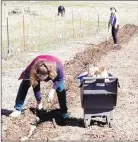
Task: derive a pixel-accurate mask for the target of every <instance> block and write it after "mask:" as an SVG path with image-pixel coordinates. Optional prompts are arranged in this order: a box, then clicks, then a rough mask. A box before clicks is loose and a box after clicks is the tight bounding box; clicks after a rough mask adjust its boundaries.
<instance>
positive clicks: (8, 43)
mask: <svg viewBox="0 0 138 142" xmlns="http://www.w3.org/2000/svg"><path fill="white" fill-rule="evenodd" d="M6 18H7V48H8V52H7V53H8V55H10V47H9V46H10V42H9V19H8V18H9V17H8V11H7V14H6Z"/></svg>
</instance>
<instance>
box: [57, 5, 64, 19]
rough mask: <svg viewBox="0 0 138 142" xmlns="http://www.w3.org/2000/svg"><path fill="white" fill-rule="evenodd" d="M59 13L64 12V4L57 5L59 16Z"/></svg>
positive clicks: (62, 13)
mask: <svg viewBox="0 0 138 142" xmlns="http://www.w3.org/2000/svg"><path fill="white" fill-rule="evenodd" d="M60 13H61V17H62V16H63V15H64V14H65V8H64V6H59V7H58V14H57V15H58V16H59V14H60Z"/></svg>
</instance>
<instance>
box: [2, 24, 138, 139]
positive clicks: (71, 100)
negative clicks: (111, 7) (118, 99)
mask: <svg viewBox="0 0 138 142" xmlns="http://www.w3.org/2000/svg"><path fill="white" fill-rule="evenodd" d="M136 33H138V26H135V25H125V26H123V27H122V28H121V29H120V31H119V34H118V39H119V44H120V47H121V44H122V43H127V42H129V40H130V38H131V37H132V36H134V34H136ZM119 49H120V48H119ZM112 50H114V49H113V41H112V39H111V38H110V39H109V40H108V41H105V42H101V43H100V44H97V45H94V46H90V47H89V48H87V49H86V50H85V52H83V53H78V54H76V56H75V57H74V59H73V60H71V61H70V62H66V63H65V65H64V66H65V74H66V82H67V88H68V91H67V95H68V97H67V102H68V103H67V105H68V108H69V109H70V108H73V107H74V106H75V104H78V103H80V98H79V93H80V92H79V88H78V86H77V83H76V82H75V78H76V76H77V75H78V74H80V73H82V72H83V71H86V70H87V67H88V64H89V63H91V64H97V63H98V62H99V61H100V59H101V58H102V57H103V56H104V55H106V54H108V53H109V52H110V51H112ZM114 51H116V50H114ZM47 87H48V86H47ZM45 93H46V92H45ZM31 106H35V100H34V98H31V99H30V100H29V103H28V104H27V105H26V106H25V107H26V108H30V107H31ZM56 107H57V104H55V108H56ZM2 119H7V122H8V124H9V125H8V128H7V130H6V132H5V135H4V138H3V139H5V140H9V139H10V140H15V139H16V140H17V139H19V138H20V137H22V136H25V135H27V132H28V131H29V128H30V125H29V124H30V123H31V122H32V121H34V119H35V116H34V115H33V114H32V113H31V112H30V110H29V109H27V110H25V117H23V116H22V117H21V118H17V119H13V118H9V117H6V118H5V117H4V118H3V117H2ZM80 122H81V120H75V123H76V124H77V125H80ZM40 131H41V133H39V132H40ZM68 131H70V129H69V128H68V129H67V130H65V129H61V128H60V126H58V127H57V128H56V129H53V126H52V124H51V122H49V121H48V122H45V123H42V124H41V125H39V126H38V128H37V130H36V133H35V135H33V136H32V138H31V139H32V140H48V139H49V140H52V139H53V138H55V137H57V136H59V135H62V133H67V132H68ZM51 132H52V133H51Z"/></svg>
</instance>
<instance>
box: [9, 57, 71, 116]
mask: <svg viewBox="0 0 138 142" xmlns="http://www.w3.org/2000/svg"><path fill="white" fill-rule="evenodd" d="M20 79H22V82H21V84H20V87H19V90H18V93H17V97H16V100H15V106H14V107H15V111H13V112H12V113H11V114H10V116H11V117H18V116H20V115H21V113H22V110H23V104H24V101H25V98H26V95H27V92H28V89H29V87H30V86H32V87H33V91H34V95H35V98H36V101H37V107H38V109H42V108H43V105H42V102H41V93H40V82H41V81H45V82H47V81H49V80H52V81H53V87H52V89H51V90H50V92H49V95H48V101H49V102H51V101H52V100H53V98H54V93H55V92H56V93H57V96H58V100H59V105H60V110H61V114H62V116H63V118H68V117H69V115H68V113H67V106H66V90H65V85H64V68H63V65H62V63H61V61H60V60H59V59H58V58H57V57H54V56H51V55H40V56H38V57H36V58H35V59H34V60H33V61H32V62H31V63H30V64H29V65H28V67H27V68H26V69H25V70H24V71H23V72H22V73H21V75H20V77H19V80H20Z"/></svg>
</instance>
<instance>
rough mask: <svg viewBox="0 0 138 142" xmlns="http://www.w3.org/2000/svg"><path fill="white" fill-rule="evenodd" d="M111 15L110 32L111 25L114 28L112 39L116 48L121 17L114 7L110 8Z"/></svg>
mask: <svg viewBox="0 0 138 142" xmlns="http://www.w3.org/2000/svg"><path fill="white" fill-rule="evenodd" d="M110 11H111V15H110V19H109V23H108V30H109V28H110V25H111V26H112V37H113V41H114V47H116V46H117V45H118V44H117V43H118V42H117V33H118V31H119V15H118V13H117V10H116V9H115V8H114V7H111V8H110Z"/></svg>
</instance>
